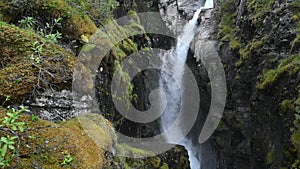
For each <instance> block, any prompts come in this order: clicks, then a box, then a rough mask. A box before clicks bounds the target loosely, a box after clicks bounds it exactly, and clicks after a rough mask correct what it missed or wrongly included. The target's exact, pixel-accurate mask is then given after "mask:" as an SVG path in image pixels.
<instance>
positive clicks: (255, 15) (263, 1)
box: [247, 0, 275, 27]
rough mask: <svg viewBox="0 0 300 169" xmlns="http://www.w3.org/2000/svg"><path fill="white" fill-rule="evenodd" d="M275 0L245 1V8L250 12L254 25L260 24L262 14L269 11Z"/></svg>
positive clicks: (258, 25)
mask: <svg viewBox="0 0 300 169" xmlns="http://www.w3.org/2000/svg"><path fill="white" fill-rule="evenodd" d="M274 2H275V0H249V1H247V9H248V11H249V13H250V18H251V19H252V21H253V23H254V24H255V25H256V27H260V26H261V24H262V15H263V13H265V12H268V11H271V10H272V6H273V4H274Z"/></svg>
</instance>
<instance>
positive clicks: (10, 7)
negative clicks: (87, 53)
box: [0, 0, 97, 39]
mask: <svg viewBox="0 0 300 169" xmlns="http://www.w3.org/2000/svg"><path fill="white" fill-rule="evenodd" d="M1 4H2V6H3V8H1V9H6V10H5V11H4V12H2V15H3V17H5V19H4V20H5V21H6V22H10V21H13V20H14V19H15V18H16V17H17V16H18V15H22V11H29V10H30V11H34V13H37V14H38V15H41V16H44V17H48V18H58V17H60V18H62V25H63V26H62V30H61V31H60V32H63V34H64V35H65V36H66V37H67V38H70V39H79V38H80V36H81V35H86V36H89V35H92V34H93V33H94V32H95V31H96V28H97V27H96V25H95V23H94V22H93V21H92V20H91V18H90V17H89V16H88V15H87V14H85V13H84V12H82V11H80V10H78V8H75V7H74V6H72V5H71V4H69V3H67V2H66V1H65V0H52V1H48V0H37V1H33V0H28V1H27V2H26V3H25V4H22V3H20V4H16V2H12V1H7V0H0V7H1ZM8 11H10V12H8Z"/></svg>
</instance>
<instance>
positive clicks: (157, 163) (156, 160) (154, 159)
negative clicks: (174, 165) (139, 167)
mask: <svg viewBox="0 0 300 169" xmlns="http://www.w3.org/2000/svg"><path fill="white" fill-rule="evenodd" d="M149 162H150V164H151V166H152V167H153V168H159V166H160V162H161V159H160V158H159V157H157V156H154V157H151V158H150V159H149Z"/></svg>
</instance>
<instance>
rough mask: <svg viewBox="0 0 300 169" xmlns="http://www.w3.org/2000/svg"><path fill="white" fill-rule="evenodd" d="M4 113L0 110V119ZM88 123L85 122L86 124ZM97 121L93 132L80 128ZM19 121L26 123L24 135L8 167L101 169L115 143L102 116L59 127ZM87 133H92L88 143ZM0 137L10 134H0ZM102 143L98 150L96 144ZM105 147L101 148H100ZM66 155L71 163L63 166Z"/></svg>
mask: <svg viewBox="0 0 300 169" xmlns="http://www.w3.org/2000/svg"><path fill="white" fill-rule="evenodd" d="M5 114H6V109H1V110H0V118H1V117H3V116H4V115H5ZM86 120H87V121H86ZM90 120H93V121H97V123H95V125H94V126H93V128H92V129H90V130H89V129H87V128H83V127H82V123H83V122H88V121H90ZM20 121H23V122H26V126H25V132H23V133H18V134H20V135H22V137H20V138H21V139H20V144H19V145H18V146H19V147H20V148H19V149H18V151H19V156H18V157H17V158H12V161H11V166H15V167H16V168H20V169H21V168H34V167H40V168H49V169H50V168H51V169H59V168H74V167H75V168H91V169H99V168H103V165H104V163H106V157H105V150H104V149H103V148H110V147H112V145H113V144H114V142H115V139H116V136H115V133H114V129H113V128H112V125H111V124H110V122H108V121H107V120H105V119H104V118H103V117H102V116H101V115H97V114H89V115H86V116H81V117H77V118H74V119H71V120H69V121H66V122H62V123H52V122H48V121H44V120H41V119H38V120H34V121H33V120H32V118H31V117H30V116H28V115H21V118H20ZM88 133H89V134H90V133H94V134H95V135H94V136H93V137H94V138H93V139H91V137H90V135H89V134H88ZM0 134H1V135H6V134H11V133H9V132H5V131H3V130H0ZM95 138H96V140H97V141H99V142H101V146H99V145H98V143H97V142H95ZM102 146H104V147H102ZM66 155H70V156H71V157H72V158H73V160H72V161H71V162H69V163H67V164H64V165H63V164H62V163H63V161H64V159H65V158H66Z"/></svg>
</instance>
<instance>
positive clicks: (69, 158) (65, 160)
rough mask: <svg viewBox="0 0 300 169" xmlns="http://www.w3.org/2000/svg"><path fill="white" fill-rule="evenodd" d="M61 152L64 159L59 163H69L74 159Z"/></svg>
mask: <svg viewBox="0 0 300 169" xmlns="http://www.w3.org/2000/svg"><path fill="white" fill-rule="evenodd" d="M62 154H64V155H65V156H64V161H63V162H62V163H61V165H68V164H71V162H72V161H73V160H74V159H73V157H72V156H71V155H70V154H69V153H67V152H63V153H62Z"/></svg>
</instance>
